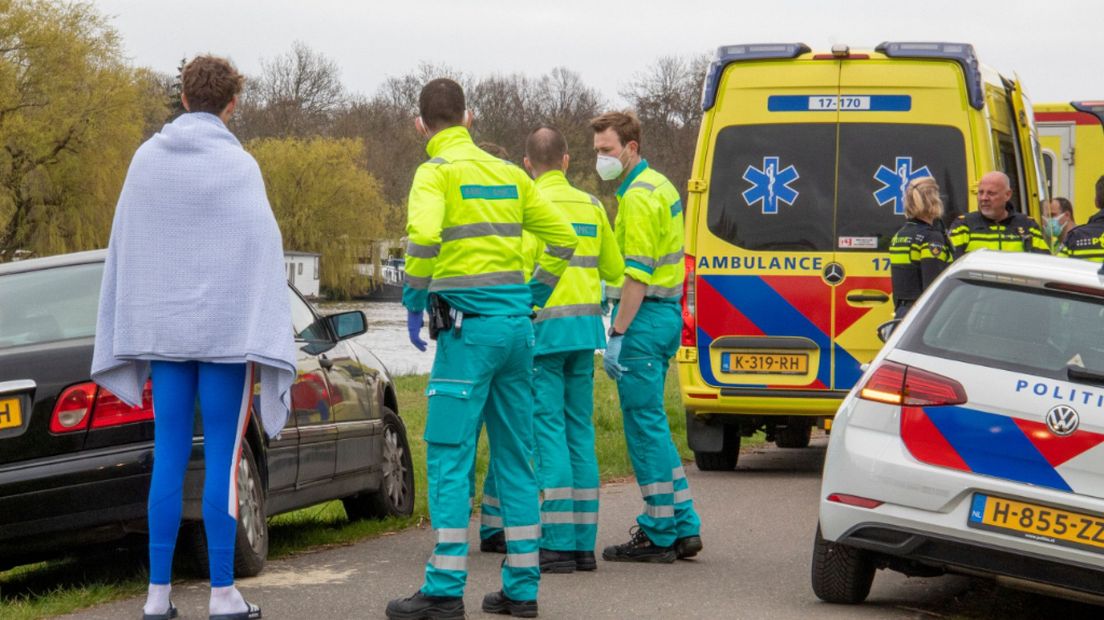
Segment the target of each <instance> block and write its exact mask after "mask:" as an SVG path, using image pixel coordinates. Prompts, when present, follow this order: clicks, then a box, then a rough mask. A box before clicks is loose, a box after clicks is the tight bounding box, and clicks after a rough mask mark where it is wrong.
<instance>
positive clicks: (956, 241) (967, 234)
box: [950, 211, 1050, 256]
mask: <svg viewBox="0 0 1104 620" xmlns="http://www.w3.org/2000/svg"><path fill="white" fill-rule="evenodd" d="M950 238H951V245H953V246H954V249H955V254H956V255H958V256H962V255H964V254H966V253H967V252H973V251H974V250H980V249H982V248H984V249H987V250H997V251H1001V252H1037V253H1041V254H1050V246H1048V245H1047V242H1046V239H1044V238H1043V231H1042V230H1040V229H1039V225H1038V224H1036V223H1035V220H1033V219H1031V218H1030V217H1028V216H1026V215H1024V214H1023V213H1017V212H1010V213H1009V214H1008V217H1006V218H1004V219H1003V220H1001V221H999V222H994V221H993V220H991V219H989V218H987V217H985V216H984V215H982V214H981V211H971V212H970V213H967V214H965V215H960V216H958V218H957V219H956V220H955V221H954V223H953V224H952V225H951V233H950Z"/></svg>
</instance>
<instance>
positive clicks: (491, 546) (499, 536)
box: [479, 532, 506, 553]
mask: <svg viewBox="0 0 1104 620" xmlns="http://www.w3.org/2000/svg"><path fill="white" fill-rule="evenodd" d="M479 550H480V551H482V552H483V553H506V533H505V532H496V533H495V534H493V535H492V536H491V537H490V538H484V539H483V540H481V541H479Z"/></svg>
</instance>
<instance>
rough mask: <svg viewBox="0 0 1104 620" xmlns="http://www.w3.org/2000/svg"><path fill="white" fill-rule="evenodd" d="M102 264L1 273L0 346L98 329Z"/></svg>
mask: <svg viewBox="0 0 1104 620" xmlns="http://www.w3.org/2000/svg"><path fill="white" fill-rule="evenodd" d="M102 276H103V263H94V264H87V265H71V266H66V267H54V268H51V269H42V270H39V271H27V272H22V273H11V274H7V275H2V276H0V291H3V292H2V293H0V349H6V348H11V347H18V346H23V345H28V344H39V343H44V342H53V341H57V340H68V339H70V338H85V337H88V336H92V335H94V334H95V333H96V313H97V312H98V310H99V301H100V280H101V278H102Z"/></svg>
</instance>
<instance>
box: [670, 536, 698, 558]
mask: <svg viewBox="0 0 1104 620" xmlns="http://www.w3.org/2000/svg"><path fill="white" fill-rule="evenodd" d="M701 550H702V541H701V536H683V537H682V538H680V539H678V540H676V541H675V553H676V554H677V555H678V559H680V560H685V559H687V558H692V557H694V556H695V555H698V552H699V551H701Z"/></svg>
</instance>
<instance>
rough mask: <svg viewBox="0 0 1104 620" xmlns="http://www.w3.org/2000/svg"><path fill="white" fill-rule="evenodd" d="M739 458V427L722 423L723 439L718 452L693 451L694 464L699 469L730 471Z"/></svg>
mask: <svg viewBox="0 0 1104 620" xmlns="http://www.w3.org/2000/svg"><path fill="white" fill-rule="evenodd" d="M739 459H740V427H739V426H737V425H735V424H725V425H724V440H723V441H722V443H721V451H720V452H698V451H696V450H695V451H694V464H695V465H697V466H698V469H699V470H700V471H732V470H733V469H736V461H738V460H739Z"/></svg>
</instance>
